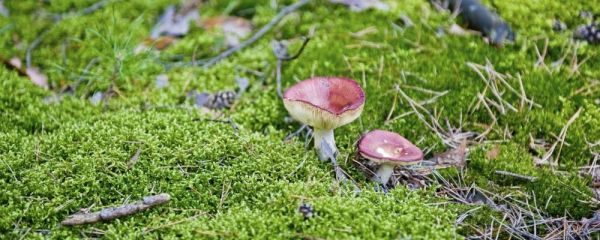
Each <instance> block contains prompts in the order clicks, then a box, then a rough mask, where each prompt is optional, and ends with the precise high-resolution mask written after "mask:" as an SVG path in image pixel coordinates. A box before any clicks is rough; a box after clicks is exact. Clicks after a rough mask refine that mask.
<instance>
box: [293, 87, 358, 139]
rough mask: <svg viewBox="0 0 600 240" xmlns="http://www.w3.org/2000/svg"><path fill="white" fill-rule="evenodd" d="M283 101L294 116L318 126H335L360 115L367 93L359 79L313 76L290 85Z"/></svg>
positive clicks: (327, 127)
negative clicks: (357, 80) (359, 83)
mask: <svg viewBox="0 0 600 240" xmlns="http://www.w3.org/2000/svg"><path fill="white" fill-rule="evenodd" d="M283 104H284V105H285V108H286V109H287V110H288V112H289V113H290V115H292V117H293V118H294V119H296V120H298V121H300V122H302V123H304V124H307V125H310V126H312V127H314V128H317V129H334V128H337V127H340V126H343V125H346V124H348V123H350V122H352V121H354V120H355V119H356V118H358V117H359V116H360V114H361V113H362V110H363V106H364V104H365V93H364V92H363V90H362V88H361V87H360V85H358V83H356V81H354V80H352V79H348V78H339V77H314V78H310V79H307V80H304V81H302V82H299V83H297V84H296V85H294V86H292V87H290V88H289V89H288V90H286V91H285V93H284V94H283Z"/></svg>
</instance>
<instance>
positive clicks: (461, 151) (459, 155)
mask: <svg viewBox="0 0 600 240" xmlns="http://www.w3.org/2000/svg"><path fill="white" fill-rule="evenodd" d="M467 150H468V149H467V141H466V140H463V141H462V142H461V143H460V146H458V148H455V149H450V150H448V151H446V152H443V153H440V154H436V155H435V156H434V157H433V159H434V160H435V162H436V168H444V167H452V166H456V167H461V168H462V167H464V166H465V165H466V161H467Z"/></svg>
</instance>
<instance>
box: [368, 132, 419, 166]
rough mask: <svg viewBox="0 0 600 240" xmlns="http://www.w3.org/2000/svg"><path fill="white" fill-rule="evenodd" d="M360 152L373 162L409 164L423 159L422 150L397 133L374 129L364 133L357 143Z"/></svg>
mask: <svg viewBox="0 0 600 240" xmlns="http://www.w3.org/2000/svg"><path fill="white" fill-rule="evenodd" d="M358 151H359V152H360V154H361V155H362V156H363V157H365V158H367V159H369V160H371V161H374V162H378V163H389V164H393V165H410V164H415V163H418V162H419V161H421V160H422V159H423V152H422V151H421V149H419V148H418V147H417V146H415V145H414V144H413V143H411V142H410V141H408V140H407V139H406V138H404V137H402V136H400V135H399V134H397V133H394V132H389V131H383V130H374V131H371V132H369V133H367V134H365V135H364V136H363V137H362V138H361V139H360V141H359V143H358Z"/></svg>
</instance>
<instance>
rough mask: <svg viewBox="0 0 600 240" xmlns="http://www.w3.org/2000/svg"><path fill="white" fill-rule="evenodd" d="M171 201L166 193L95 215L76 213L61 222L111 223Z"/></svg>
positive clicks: (71, 224) (64, 223)
mask: <svg viewBox="0 0 600 240" xmlns="http://www.w3.org/2000/svg"><path fill="white" fill-rule="evenodd" d="M169 200H171V196H170V195H169V194H166V193H162V194H159V195H154V196H148V197H144V199H143V200H142V201H138V202H135V203H132V204H125V205H122V206H119V207H111V208H104V209H102V210H100V211H98V212H93V213H76V214H73V215H70V216H68V217H67V218H66V219H65V220H63V221H62V222H61V224H62V225H65V226H74V225H81V224H88V223H97V222H101V221H110V220H114V219H117V218H120V217H125V216H129V215H133V214H136V213H138V212H141V211H144V210H146V209H148V208H151V207H154V206H157V205H160V204H164V203H167V202H169Z"/></svg>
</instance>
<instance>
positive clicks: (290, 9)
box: [193, 0, 311, 68]
mask: <svg viewBox="0 0 600 240" xmlns="http://www.w3.org/2000/svg"><path fill="white" fill-rule="evenodd" d="M310 1H311V0H300V1H298V2H296V3H294V4H292V5H289V6H287V7H285V8H283V9H281V11H280V12H279V13H278V14H277V15H275V17H273V19H271V21H270V22H269V23H267V24H266V25H265V26H263V27H262V28H261V29H260V30H258V32H256V33H254V35H252V37H250V38H249V39H248V40H246V41H244V42H242V43H240V44H239V45H237V46H235V47H232V48H230V49H227V50H226V51H224V52H222V53H221V54H219V55H217V56H216V57H213V58H211V59H209V60H208V61H206V62H205V63H203V64H202V66H203V67H205V68H208V67H211V66H212V65H215V64H216V63H218V62H220V61H221V60H223V59H225V58H227V57H229V56H231V55H232V54H234V53H236V52H237V51H239V50H242V49H244V48H246V47H248V46H250V45H251V44H253V43H254V42H256V41H258V39H260V38H261V37H263V36H264V35H265V34H267V33H268V32H269V31H270V30H271V29H272V28H273V27H275V25H277V23H279V22H280V21H281V20H282V19H283V18H284V17H285V16H287V15H288V14H290V13H292V12H294V11H296V10H298V9H299V8H300V7H302V6H304V5H306V4H307V3H309V2H310ZM193 65H195V63H193Z"/></svg>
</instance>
